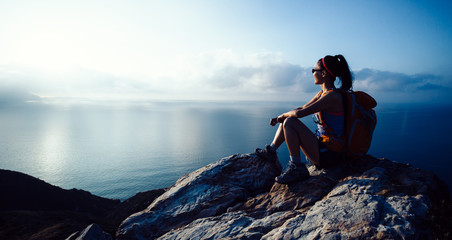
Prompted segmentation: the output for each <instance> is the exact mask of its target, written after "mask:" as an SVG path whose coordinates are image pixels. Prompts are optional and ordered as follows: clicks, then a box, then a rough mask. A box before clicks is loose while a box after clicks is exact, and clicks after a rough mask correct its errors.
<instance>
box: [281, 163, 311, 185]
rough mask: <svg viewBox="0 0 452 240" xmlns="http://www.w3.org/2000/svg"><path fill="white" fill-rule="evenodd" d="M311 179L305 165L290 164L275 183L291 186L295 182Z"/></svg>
mask: <svg viewBox="0 0 452 240" xmlns="http://www.w3.org/2000/svg"><path fill="white" fill-rule="evenodd" d="M308 178H309V171H308V169H307V168H306V166H305V165H304V164H303V163H299V164H295V163H293V162H291V161H290V162H289V164H288V165H287V168H286V170H285V171H284V172H283V173H282V174H281V175H280V176H278V177H276V178H275V181H276V182H277V183H280V184H289V183H291V182H295V181H303V180H306V179H308Z"/></svg>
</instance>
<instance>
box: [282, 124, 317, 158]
mask: <svg viewBox="0 0 452 240" xmlns="http://www.w3.org/2000/svg"><path fill="white" fill-rule="evenodd" d="M282 125H283V132H284V139H285V141H286V144H287V148H288V149H289V153H290V155H291V156H295V157H300V147H301V150H303V153H304V154H305V155H306V156H307V157H308V158H309V160H311V162H313V163H314V164H317V165H318V164H319V145H318V140H317V137H316V136H315V135H314V134H313V133H312V132H311V130H309V128H308V127H306V125H304V124H303V123H302V122H301V121H300V120H299V119H297V118H287V119H286V120H285V121H284V123H283V124H282Z"/></svg>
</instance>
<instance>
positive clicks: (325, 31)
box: [0, 0, 452, 104]
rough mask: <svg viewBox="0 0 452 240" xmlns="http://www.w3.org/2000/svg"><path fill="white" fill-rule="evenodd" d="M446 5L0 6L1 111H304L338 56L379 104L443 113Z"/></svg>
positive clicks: (451, 6) (449, 52) (15, 2)
mask: <svg viewBox="0 0 452 240" xmlns="http://www.w3.org/2000/svg"><path fill="white" fill-rule="evenodd" d="M451 43H452V2H451V1H404V0H400V1H385V0H381V1H380V0H379V1H358V0H356V1H354V0H343V1H332V0H326V1H303V0H299V1H290V0H287V1H276V0H272V1H270V0H261V1H256V0H246V1H241V0H190V1H188V0H186V1H182V0H181V1H176V0H165V1H163V0H162V1H151V0H149V1H144V0H142V1H138V0H128V1H115V0H113V1H112V0H108V1H101V0H92V1H85V0H80V1H75V0H74V1H69V0H68V1H57V0H41V1H33V0H31V1H26V0H1V1H0V103H3V104H8V103H13V102H23V101H44V102H75V103H77V102H80V103H83V102H95V101H103V102H108V101H112V102H114V101H125V102H127V101H130V102H134V101H153V100H206V101H211V100H253V101H264V100H265V101H307V100H308V99H310V98H311V97H312V96H313V94H314V93H315V92H317V91H318V90H319V86H316V85H314V79H313V76H312V73H311V69H312V68H313V66H314V65H315V63H316V62H317V60H319V59H320V58H322V57H324V56H325V55H336V54H342V55H344V56H345V58H346V59H347V61H348V64H349V66H350V68H351V70H352V72H353V75H354V90H362V91H366V92H369V93H370V94H371V95H372V96H374V97H375V98H376V99H377V101H379V102H428V103H450V102H451V100H452V94H450V91H451V90H452V67H451V64H450V56H452V45H451Z"/></svg>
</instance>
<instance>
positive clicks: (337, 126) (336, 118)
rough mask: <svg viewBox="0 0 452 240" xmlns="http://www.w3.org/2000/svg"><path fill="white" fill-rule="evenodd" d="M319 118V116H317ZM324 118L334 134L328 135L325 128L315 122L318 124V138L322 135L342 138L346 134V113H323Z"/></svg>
mask: <svg viewBox="0 0 452 240" xmlns="http://www.w3.org/2000/svg"><path fill="white" fill-rule="evenodd" d="M315 116H316V118H317V114H316V115H315ZM322 118H323V121H324V122H325V124H326V125H327V126H328V127H329V128H331V130H332V132H330V133H327V132H326V130H325V126H324V125H322V124H321V123H319V121H318V120H317V121H315V122H316V123H317V131H316V135H317V136H322V135H334V136H342V135H343V134H344V121H345V118H344V112H337V113H336V112H328V111H322Z"/></svg>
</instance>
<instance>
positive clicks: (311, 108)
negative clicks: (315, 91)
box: [270, 92, 341, 126]
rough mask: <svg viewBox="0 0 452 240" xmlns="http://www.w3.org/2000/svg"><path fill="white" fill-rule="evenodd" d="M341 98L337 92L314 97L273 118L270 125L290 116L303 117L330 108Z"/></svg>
mask: <svg viewBox="0 0 452 240" xmlns="http://www.w3.org/2000/svg"><path fill="white" fill-rule="evenodd" d="M340 98H341V95H340V93H335V92H329V93H327V94H325V95H323V96H321V97H320V98H318V99H316V97H314V98H313V99H312V100H311V101H310V102H308V103H307V104H305V105H304V106H303V107H301V108H297V109H294V110H292V111H289V112H286V113H283V114H281V115H279V116H278V117H276V118H272V119H271V120H270V125H272V126H275V125H276V124H277V123H282V122H284V120H285V119H286V118H289V117H296V118H302V117H305V116H308V115H311V114H313V113H316V112H320V111H322V110H327V109H330V108H332V107H334V106H336V104H337V103H338V102H340ZM313 100H314V101H313Z"/></svg>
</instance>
